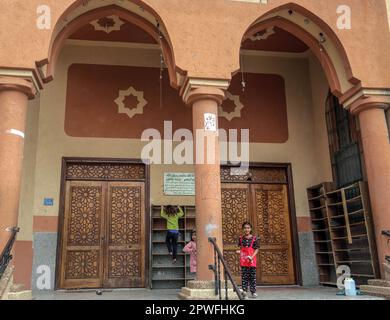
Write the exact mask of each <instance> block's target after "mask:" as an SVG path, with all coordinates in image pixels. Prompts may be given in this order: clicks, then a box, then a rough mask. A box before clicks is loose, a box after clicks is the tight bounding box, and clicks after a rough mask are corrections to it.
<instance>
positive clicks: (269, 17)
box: [242, 3, 361, 100]
mask: <svg viewBox="0 0 390 320" xmlns="http://www.w3.org/2000/svg"><path fill="white" fill-rule="evenodd" d="M269 27H278V28H280V29H283V30H285V31H287V32H289V33H291V34H292V35H294V36H295V37H297V38H299V39H300V40H301V41H303V42H304V43H305V44H306V45H307V46H308V47H309V48H310V49H311V51H312V52H313V54H314V55H315V56H316V57H317V59H318V60H319V62H320V63H321V65H322V68H323V70H324V72H325V75H326V77H327V79H328V82H329V86H330V88H331V91H332V93H333V94H334V95H336V96H337V97H339V98H340V99H341V98H342V99H343V100H344V99H345V98H346V96H347V95H349V94H351V93H352V92H354V91H355V90H356V88H359V87H360V83H361V82H360V80H359V79H357V78H355V77H354V75H353V72H352V68H351V64H350V62H349V59H348V56H347V53H346V50H345V48H344V47H343V45H342V43H341V41H340V39H339V38H338V37H337V35H336V34H335V32H334V31H333V30H332V28H331V27H329V25H328V24H327V23H325V22H324V21H323V20H322V19H321V18H319V17H318V16H317V15H315V14H314V13H312V12H311V11H309V10H307V9H306V8H304V7H302V6H300V5H298V4H296V3H288V4H285V5H282V6H279V7H277V8H274V9H272V10H270V11H268V12H267V13H265V14H264V15H262V16H261V17H259V18H258V19H256V20H255V21H254V22H253V23H252V24H251V25H250V26H249V28H248V29H247V31H246V32H245V34H244V36H243V39H242V42H244V41H245V40H246V39H248V38H249V37H251V36H253V35H254V34H256V33H258V32H260V31H263V30H265V29H267V28H269ZM320 34H322V35H323V37H322V39H324V40H325V41H323V40H322V42H321V35H320Z"/></svg>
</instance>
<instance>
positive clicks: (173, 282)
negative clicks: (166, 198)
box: [150, 205, 195, 289]
mask: <svg viewBox="0 0 390 320" xmlns="http://www.w3.org/2000/svg"><path fill="white" fill-rule="evenodd" d="M180 207H181V208H182V209H183V211H184V217H183V218H181V219H180V220H179V232H180V236H179V240H178V247H177V253H178V254H177V261H176V264H172V257H171V256H170V255H169V254H168V250H167V247H166V244H165V237H166V233H167V228H166V220H165V219H164V218H161V216H160V212H161V206H159V205H153V206H152V210H151V226H150V227H151V230H150V236H151V240H150V243H151V250H150V252H151V257H150V261H151V268H150V269H151V270H150V279H151V280H152V281H151V287H152V288H154V289H180V288H181V287H184V286H185V285H186V284H187V281H189V280H193V279H194V275H193V274H191V272H190V256H189V255H188V254H185V253H183V248H184V246H185V245H186V243H187V242H188V241H190V236H191V230H193V229H195V207H194V206H180Z"/></svg>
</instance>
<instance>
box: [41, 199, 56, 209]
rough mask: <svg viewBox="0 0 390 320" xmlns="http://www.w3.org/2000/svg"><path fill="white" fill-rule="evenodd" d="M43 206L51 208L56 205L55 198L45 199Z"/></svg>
mask: <svg viewBox="0 0 390 320" xmlns="http://www.w3.org/2000/svg"><path fill="white" fill-rule="evenodd" d="M43 205H44V206H47V207H51V206H53V205H54V199H53V198H45V199H43Z"/></svg>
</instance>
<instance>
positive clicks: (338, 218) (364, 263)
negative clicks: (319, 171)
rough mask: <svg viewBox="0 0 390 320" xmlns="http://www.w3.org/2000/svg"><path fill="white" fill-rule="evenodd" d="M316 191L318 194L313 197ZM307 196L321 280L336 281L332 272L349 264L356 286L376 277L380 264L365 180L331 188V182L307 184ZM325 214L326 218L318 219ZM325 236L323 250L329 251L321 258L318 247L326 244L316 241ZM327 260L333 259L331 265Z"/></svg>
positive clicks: (330, 282)
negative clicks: (324, 248) (327, 264)
mask: <svg viewBox="0 0 390 320" xmlns="http://www.w3.org/2000/svg"><path fill="white" fill-rule="evenodd" d="M316 194H318V198H316V197H315V195H316ZM320 195H321V197H320ZM308 199H309V206H310V208H311V209H310V214H311V218H312V227H313V234H314V242H315V246H316V256H317V264H318V268H319V274H320V283H321V284H326V285H329V284H332V285H336V282H337V276H336V278H335V274H336V270H337V268H338V267H339V266H341V265H347V266H349V267H350V269H351V275H352V277H354V279H355V281H356V284H357V285H358V286H360V285H362V284H367V281H368V280H369V279H375V278H378V277H379V265H378V257H377V251H376V245H375V237H374V231H373V223H372V215H371V210H370V203H369V196H368V188H367V184H366V183H365V182H357V183H354V184H352V185H350V186H347V187H344V188H341V189H334V188H333V184H332V183H324V184H321V185H319V186H315V187H312V188H308ZM313 199H314V200H313ZM323 206H324V207H325V208H324V209H321V213H318V210H317V209H316V208H318V207H323ZM313 208H314V210H312V209H313ZM325 216H326V217H327V220H325V219H324V220H318V219H320V217H322V218H325ZM326 221H327V226H326ZM321 223H322V224H321ZM326 227H327V228H328V230H329V233H327V231H328V230H326ZM321 232H322V233H321ZM325 239H326V240H330V241H328V242H326V244H329V245H330V250H328V251H324V252H328V253H329V252H332V254H330V253H329V259H328V260H327V259H325V258H324V256H326V255H325V254H324V253H323V252H320V251H319V249H322V248H318V247H319V246H325V245H324V243H322V242H319V241H321V240H325ZM331 257H332V258H331ZM329 261H332V262H333V263H334V267H333V268H332V267H331V266H330V265H331V263H330V262H329ZM326 263H329V268H326Z"/></svg>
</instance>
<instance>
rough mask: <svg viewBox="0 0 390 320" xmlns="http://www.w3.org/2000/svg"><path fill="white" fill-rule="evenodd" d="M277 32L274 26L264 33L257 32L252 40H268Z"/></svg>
mask: <svg viewBox="0 0 390 320" xmlns="http://www.w3.org/2000/svg"><path fill="white" fill-rule="evenodd" d="M275 33H276V32H275V30H274V27H269V28H268V29H267V30H266V31H265V32H264V33H263V34H256V35H254V36H252V37H250V39H251V40H252V41H259V40H267V39H268V38H269V37H270V36H272V35H273V34H275Z"/></svg>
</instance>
